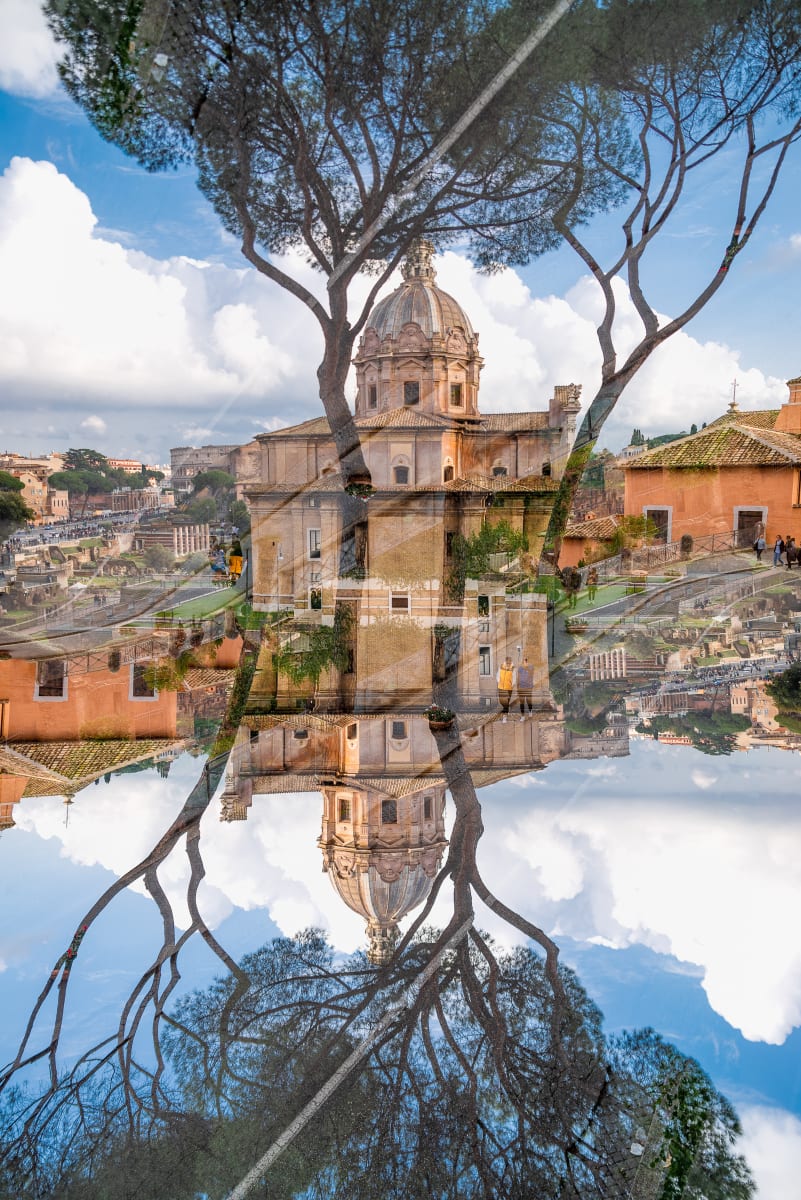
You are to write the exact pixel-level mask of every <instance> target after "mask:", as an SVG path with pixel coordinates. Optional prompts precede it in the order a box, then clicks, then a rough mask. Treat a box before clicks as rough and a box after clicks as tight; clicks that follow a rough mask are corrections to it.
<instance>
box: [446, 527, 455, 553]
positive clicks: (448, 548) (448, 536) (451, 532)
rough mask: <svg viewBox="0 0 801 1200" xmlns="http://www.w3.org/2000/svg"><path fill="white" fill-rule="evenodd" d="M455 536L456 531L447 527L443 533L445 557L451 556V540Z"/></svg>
mask: <svg viewBox="0 0 801 1200" xmlns="http://www.w3.org/2000/svg"><path fill="white" fill-rule="evenodd" d="M455 537H456V531H455V530H453V529H449V530H448V531H447V532H446V534H445V557H446V558H453V541H454V538H455Z"/></svg>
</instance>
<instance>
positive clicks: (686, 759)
mask: <svg viewBox="0 0 801 1200" xmlns="http://www.w3.org/2000/svg"><path fill="white" fill-rule="evenodd" d="M631 749H632V754H631V755H630V756H629V757H626V758H619V759H614V760H611V759H610V760H603V759H601V760H596V761H593V762H586V761H582V762H571V761H561V762H556V763H553V764H551V765H550V766H549V767H548V768H547V769H546V770H545V771H540V772H538V773H536V774H534V775H531V776H522V777H515V778H513V779H509V780H507V781H505V782H503V783H500V784H498V785H495V786H493V787H491V788H487V789H482V791H481V793H480V799H481V802H482V808H483V822H484V826H485V834H484V837H483V839H482V841H481V843H480V847H479V865H480V868H481V871H482V874H483V876H484V878H485V879H486V881H487V883H488V885H489V886H490V888H491V889H492V890H494V891H495V893H496V894H498V895H500V896H501V898H502V899H503V900H504V901H505V902H506V903H508V904H510V905H512V907H514V908H516V909H517V910H518V911H519V912H521V913H522V914H523V915H524V916H526V917H528V918H529V919H530V920H533V921H535V922H536V923H538V924H540V925H541V926H542V927H543V928H545V929H546V931H548V932H550V933H551V934H552V935H554V936H555V937H556V938H557V941H558V943H559V945H560V947H561V952H562V956H563V959H564V961H565V962H566V963H567V964H568V965H570V966H572V967H573V968H574V969H575V970H576V971H577V973H578V975H579V978H580V980H581V982H582V984H583V986H584V987H585V988H586V990H587V991H588V992H589V994H590V995H591V996H592V997H593V998H594V999H595V1000H596V1002H597V1003H598V1004H599V1006H600V1008H601V1009H602V1011H603V1013H604V1015H605V1023H606V1028H607V1029H608V1030H609V1031H610V1032H616V1031H619V1030H622V1029H624V1028H633V1027H641V1026H645V1025H650V1026H653V1027H654V1028H656V1029H657V1030H658V1031H659V1032H661V1033H662V1034H663V1035H664V1036H665V1037H667V1038H668V1039H670V1040H672V1041H674V1042H675V1043H676V1044H677V1045H678V1046H679V1048H680V1049H681V1050H682V1051H684V1052H685V1053H687V1054H691V1055H693V1056H694V1057H697V1058H698V1059H699V1061H700V1062H701V1063H702V1065H703V1066H704V1068H705V1069H706V1070H707V1071H709V1073H710V1074H711V1076H712V1078H713V1079H714V1080H715V1082H716V1084H717V1085H718V1086H719V1087H720V1088H721V1089H722V1090H724V1091H725V1093H726V1094H727V1095H729V1096H730V1098H732V1099H733V1100H734V1101H735V1103H736V1104H737V1106H738V1109H739V1110H740V1111H741V1113H742V1115H743V1118H744V1124H745V1128H746V1135H747V1143H746V1144H747V1145H748V1146H749V1147H751V1146H753V1147H754V1153H755V1154H756V1155H757V1157H758V1156H759V1155H760V1154H761V1153H766V1151H765V1147H766V1146H770V1147H771V1151H770V1153H771V1155H772V1156H773V1162H774V1166H777V1169H778V1167H780V1168H781V1171H783V1172H784V1178H785V1179H788V1180H789V1179H792V1178H793V1175H792V1174H791V1171H792V1170H794V1169H795V1168H796V1167H797V1166H798V1165H801V1160H799V1158H798V1155H799V1154H801V1120H799V1118H801V1068H800V1067H799V1063H800V1062H801V1057H800V1056H799V1051H801V1030H800V1029H799V1025H801V982H800V981H801V951H800V950H799V947H798V939H797V938H795V936H794V934H793V928H792V924H791V920H790V919H789V918H790V915H791V913H792V912H794V908H792V907H791V901H789V900H788V897H792V896H793V895H794V896H795V897H797V894H798V890H799V875H800V874H801V816H799V813H798V806H797V798H796V796H797V771H796V770H795V769H794V768H795V762H796V760H795V756H791V755H787V754H781V753H777V752H771V751H770V750H764V749H762V750H755V751H750V752H748V753H747V754H746V753H737V754H735V755H733V756H731V757H730V758H715V759H709V758H707V757H705V756H703V755H701V754H699V753H698V752H696V751H695V750H693V749H692V748H686V747H674V746H664V745H659V744H657V743H656V742H654V741H653V740H651V739H648V740H635V741H634V742H632V745H631ZM198 767H199V760H197V759H193V758H191V757H190V756H188V755H185V756H183V757H182V758H180V759H179V760H177V762H176V763H174V764H173V766H172V769H171V771H170V775H169V777H168V779H166V780H164V779H162V778H161V777H160V776H158V775H157V773H156V772H155V771H148V772H138V773H136V774H123V775H118V776H115V777H113V778H112V780H111V782H110V783H109V784H108V785H107V784H105V783H103V782H101V783H100V784H98V785H97V786H92V787H89V788H87V789H85V790H84V791H83V792H81V793H79V794H78V796H77V797H76V800H75V803H74V805H73V806H72V808H71V809H70V819H69V825H68V826H67V825H66V824H65V809H64V806H63V805H62V804H61V802H60V800H59V799H58V798H57V797H43V798H41V799H29V800H25V801H23V802H22V803H21V804H20V805H19V806H18V811H17V814H16V817H17V828H16V829H13V830H11V831H9V832H7V833H5V834H4V835H3V837H2V839H0V877H2V879H3V886H4V891H6V893H7V894H11V895H13V896H14V900H15V905H14V907H15V912H16V913H17V914H18V919H17V921H16V922H15V923H13V924H12V923H7V925H6V928H5V931H4V933H3V934H2V936H0V961H2V962H3V963H4V964H5V969H4V970H3V971H2V972H1V973H0V981H2V983H1V985H0V986H2V991H3V997H4V1011H6V1012H7V1013H8V1012H11V1013H14V1014H15V1017H14V1020H13V1021H6V1022H5V1023H4V1028H3V1031H2V1036H1V1037H0V1040H2V1047H0V1058H2V1059H6V1058H7V1056H8V1052H9V1050H10V1049H11V1042H12V1040H13V1030H14V1028H15V1027H17V1028H18V1024H19V1022H20V1020H21V1018H22V1017H23V1015H24V1014H25V1013H26V1012H27V1010H28V1007H29V1005H30V1002H31V999H32V998H33V997H34V996H35V995H37V994H38V992H39V989H40V987H41V985H42V982H43V979H44V977H45V976H46V974H47V973H48V972H49V970H50V968H51V966H52V964H53V962H54V961H55V960H56V959H57V957H58V955H59V954H60V953H61V951H62V950H63V949H64V948H65V946H66V945H67V944H68V943H69V939H70V937H71V936H72V933H73V931H74V928H75V926H76V925H77V923H78V921H79V920H80V918H81V916H82V915H83V913H84V912H85V911H86V910H87V909H88V908H89V906H90V905H91V904H92V902H93V901H94V899H95V898H96V897H97V895H98V894H99V893H100V892H102V890H103V889H104V888H106V887H107V886H108V885H109V884H110V883H112V882H113V880H114V879H115V878H118V877H119V875H120V874H121V873H122V872H123V871H125V870H127V869H128V868H129V867H130V866H131V865H132V864H133V863H135V862H136V861H138V860H139V859H140V857H141V856H142V855H143V854H144V853H145V852H146V851H147V850H149V849H150V847H151V846H152V845H153V844H154V843H155V842H156V841H157V840H158V837H159V836H160V834H161V833H162V832H163V830H164V829H165V828H166V827H167V825H168V824H169V822H170V820H171V819H172V817H173V816H174V814H175V812H176V811H177V810H178V808H179V807H180V804H181V802H182V800H183V798H184V796H185V795H186V793H187V792H188V791H189V789H190V788H191V786H192V784H193V783H194V781H195V779H196V776H197V772H198ZM449 807H450V806H449ZM320 813H321V798H320V795H319V793H309V794H305V795H297V796H287V795H286V794H282V795H276V796H266V795H265V796H256V797H254V801H253V806H252V808H251V809H250V812H249V816H248V820H247V822H243V823H233V824H224V823H220V821H219V818H218V812H217V808H216V804H214V803H213V804H212V806H211V808H210V810H209V812H208V813H207V814H206V816H205V817H204V820H203V824H202V829H201V849H202V852H203V860H204V864H205V867H206V878H205V880H204V882H203V884H202V885H201V890H200V905H201V911H202V912H203V914H204V916H205V917H206V919H207V920H208V922H209V924H210V926H211V927H212V929H213V930H214V932H215V934H216V935H217V936H218V937H219V939H220V941H221V942H222V944H223V945H224V946H225V948H226V949H227V950H228V951H229V952H230V953H231V954H232V955H233V956H234V957H235V958H238V957H241V956H242V955H243V954H244V953H246V952H247V951H249V950H252V949H255V948H256V947H258V946H259V945H261V944H263V943H264V942H265V941H267V940H269V938H271V937H273V936H275V935H276V934H277V933H285V934H292V933H295V932H296V931H297V930H299V929H301V928H304V927H308V926H311V925H314V926H319V927H322V928H325V929H326V930H327V931H328V934H329V936H330V937H331V938H332V940H333V943H334V945H335V946H336V947H337V948H338V949H339V950H340V951H342V952H343V953H348V952H350V951H351V950H353V949H355V948H356V947H357V946H359V945H363V941H364V927H363V923H362V921H361V920H360V918H358V917H357V916H356V915H355V914H353V913H352V912H350V911H349V910H348V909H347V908H346V907H345V906H344V904H342V903H341V901H340V900H339V899H338V898H337V897H336V895H335V893H334V891H333V889H332V888H331V885H330V882H329V880H328V878H327V877H326V875H325V874H324V873H323V872H322V871H321V870H320V857H319V856H320V851H319V850H318V848H317V846H316V838H317V836H318V834H319V829H320ZM449 819H450V818H449ZM159 876H160V880H161V882H162V885H163V886H164V887H165V889H166V891H167V893H168V895H169V896H170V898H171V899H172V901H173V904H174V907H175V911H176V914H177V917H178V920H179V922H180V920H181V916H180V914H181V911H182V907H183V901H182V896H183V895H185V888H186V879H187V868H186V860H185V855H184V852H183V848H182V847H179V849H178V850H177V851H176V852H175V853H174V854H173V855H172V856H171V857H170V858H169V859H168V860H167V861H166V862H165V864H164V866H163V867H162V868H161V869H160V872H159ZM477 915H478V919H479V921H480V923H481V925H482V927H483V928H486V929H488V931H489V932H490V933H492V934H494V935H495V936H496V937H498V938H499V939H500V940H501V941H503V942H508V940H509V937H510V931H509V928H508V926H505V925H504V924H502V923H501V922H498V921H497V919H496V918H495V917H493V915H492V914H490V913H489V912H488V911H484V910H480V911H479V912H478V914H477ZM447 916H448V900H447V897H445V898H444V899H443V902H442V904H440V905H439V907H438V909H437V911H435V913H434V918H433V919H434V921H435V922H436V921H442V920H445V919H447ZM159 941H160V930H159V924H158V917H157V914H156V911H155V907H154V905H153V903H152V901H151V900H149V898H148V897H147V896H146V895H145V894H144V892H143V890H142V889H141V888H137V889H136V890H135V891H133V892H130V891H129V892H126V893H123V894H121V895H120V896H119V897H118V898H117V899H116V900H115V901H114V902H113V905H112V906H111V908H110V909H109V910H108V912H107V913H106V914H105V915H104V916H103V918H102V919H101V920H100V921H99V922H98V925H97V927H96V928H95V929H94V930H93V931H92V935H91V937H89V938H87V940H86V942H85V943H84V945H83V947H82V948H81V951H80V955H79V964H78V965H79V968H80V969H79V970H78V969H77V968H76V973H75V978H74V980H73V983H72V989H73V999H72V1004H71V1008H70V1015H69V1024H68V1031H67V1045H68V1046H69V1047H70V1048H75V1049H77V1048H78V1047H80V1046H82V1045H84V1044H85V1039H86V1038H87V1037H88V1036H95V1035H96V1033H97V1030H98V1028H101V1027H108V1028H111V1027H113V1024H114V1014H115V1012H118V1006H119V1003H120V999H121V998H122V997H123V996H125V995H126V994H127V989H129V988H130V986H131V983H132V981H133V980H134V979H135V978H137V977H138V975H139V973H140V972H141V971H142V970H143V968H144V966H145V965H146V963H147V962H148V961H149V960H150V958H151V957H152V955H153V953H154V951H155V949H156V948H157V947H158V945H159ZM196 943H197V944H196V945H193V946H192V947H191V948H190V952H189V953H188V954H187V955H186V956H185V958H184V959H183V965H184V983H183V984H182V987H203V986H206V985H207V984H208V983H209V982H210V980H211V979H212V978H213V977H214V975H216V974H218V973H219V965H218V963H217V962H216V960H215V959H214V958H213V956H212V955H210V954H209V952H208V951H207V950H206V948H205V947H204V946H202V944H201V943H200V942H199V940H197V939H196ZM768 1157H769V1156H768ZM765 1170H766V1171H768V1172H769V1173H768V1174H767V1175H764V1176H763V1179H764V1181H765V1187H764V1188H763V1190H762V1191H761V1192H760V1197H762V1198H763V1200H764V1198H765V1197H768V1198H769V1200H785V1198H786V1200H790V1196H791V1195H792V1192H791V1191H785V1192H782V1191H781V1190H779V1191H777V1190H775V1187H776V1186H778V1185H777V1184H775V1180H774V1176H772V1175H770V1168H769V1167H766V1168H765ZM781 1178H782V1175H781V1174H778V1179H781Z"/></svg>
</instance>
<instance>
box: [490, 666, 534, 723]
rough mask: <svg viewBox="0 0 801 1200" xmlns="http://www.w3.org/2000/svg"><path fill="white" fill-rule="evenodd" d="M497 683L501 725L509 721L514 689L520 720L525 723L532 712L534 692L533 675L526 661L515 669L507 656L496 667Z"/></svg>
mask: <svg viewBox="0 0 801 1200" xmlns="http://www.w3.org/2000/svg"><path fill="white" fill-rule="evenodd" d="M497 683H498V702H499V704H500V706H501V711H502V713H503V716H502V718H501V723H504V722H506V721H507V720H508V719H509V705H510V704H511V703H512V693H513V692H514V690H515V687H516V688H517V699H518V701H519V704H520V720H521V721H525V719H526V716H527V715H528V713H533V711H534V705H533V704H532V702H531V698H532V693H533V691H534V673H533V671H532V669H531V664H530V663H529V661H528V659H527V658H524V659H523V661H522V662H521V663H520V665H519V666H517V667H516V666H515V664H514V662H513V661H512V659H511V658H510V657H509V655H508V654H507V656H506V658H505V659H504V660H503V662H502V663H501V665H500V666H499V667H498V675H497Z"/></svg>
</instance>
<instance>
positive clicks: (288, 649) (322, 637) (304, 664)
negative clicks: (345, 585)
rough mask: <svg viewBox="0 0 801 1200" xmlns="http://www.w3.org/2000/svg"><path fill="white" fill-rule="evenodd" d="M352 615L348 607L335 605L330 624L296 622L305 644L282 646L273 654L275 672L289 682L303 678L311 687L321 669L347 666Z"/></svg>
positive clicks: (318, 677)
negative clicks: (332, 621)
mask: <svg viewBox="0 0 801 1200" xmlns="http://www.w3.org/2000/svg"><path fill="white" fill-rule="evenodd" d="M353 623H354V617H353V613H352V611H351V610H350V608H347V607H345V606H343V605H338V606H337V608H336V611H335V613H334V624H333V625H307V626H303V625H300V626H298V628H299V629H300V631H301V633H302V634H303V640H304V642H305V646H304V648H303V649H302V650H294V649H293V648H292V645H291V644H287V645H286V646H283V647H282V648H281V649H280V650H277V651H276V652H275V654H274V655H273V664H274V666H275V669H276V670H277V671H280V672H282V673H283V674H285V675H286V676H287V678H288V679H289V680H290V682H291V683H294V684H296V685H297V684H300V683H303V682H304V681H308V682H310V683H312V684H313V685H314V686H315V687H316V686H317V684H318V683H319V682H320V676H321V675H322V673H323V672H324V671H327V670H328V669H329V668H331V667H334V668H335V669H336V670H338V671H344V670H346V669H347V667H348V661H349V650H350V646H351V633H352V629H353Z"/></svg>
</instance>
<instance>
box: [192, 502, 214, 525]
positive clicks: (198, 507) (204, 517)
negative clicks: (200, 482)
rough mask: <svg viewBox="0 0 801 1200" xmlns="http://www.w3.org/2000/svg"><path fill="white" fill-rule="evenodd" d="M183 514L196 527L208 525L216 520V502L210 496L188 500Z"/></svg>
mask: <svg viewBox="0 0 801 1200" xmlns="http://www.w3.org/2000/svg"><path fill="white" fill-rule="evenodd" d="M184 512H185V513H186V515H187V516H188V517H191V519H192V520H193V521H195V522H196V523H197V524H198V525H208V524H211V523H212V522H213V521H216V519H217V501H216V500H212V498H211V496H203V497H202V498H201V499H199V500H190V501H189V503H188V504H187V505H186V507H185V509H184Z"/></svg>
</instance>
